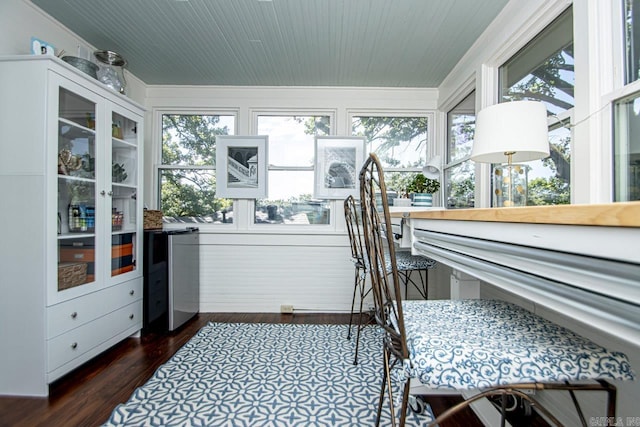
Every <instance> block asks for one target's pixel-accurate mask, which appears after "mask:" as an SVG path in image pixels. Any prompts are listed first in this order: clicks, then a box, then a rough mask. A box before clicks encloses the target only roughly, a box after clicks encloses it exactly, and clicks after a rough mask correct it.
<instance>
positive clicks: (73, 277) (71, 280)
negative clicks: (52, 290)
mask: <svg viewBox="0 0 640 427" xmlns="http://www.w3.org/2000/svg"><path fill="white" fill-rule="evenodd" d="M86 282H87V263H86V262H61V263H59V264H58V290H59V291H62V290H64V289H69V288H73V287H74V286H79V285H82V284H83V283H86Z"/></svg>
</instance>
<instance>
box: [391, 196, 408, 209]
mask: <svg viewBox="0 0 640 427" xmlns="http://www.w3.org/2000/svg"><path fill="white" fill-rule="evenodd" d="M393 206H401V207H408V206H411V199H407V198H405V197H402V198H400V197H398V198H395V199H393Z"/></svg>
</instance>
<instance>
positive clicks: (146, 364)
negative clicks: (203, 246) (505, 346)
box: [0, 313, 482, 427]
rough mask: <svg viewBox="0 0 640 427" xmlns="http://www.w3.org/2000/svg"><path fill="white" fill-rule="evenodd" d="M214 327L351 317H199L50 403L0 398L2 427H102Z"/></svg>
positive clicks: (58, 385)
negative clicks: (209, 326)
mask: <svg viewBox="0 0 640 427" xmlns="http://www.w3.org/2000/svg"><path fill="white" fill-rule="evenodd" d="M210 321H212V322H251V323H256V322H265V323H320V324H347V323H348V322H349V315H348V314H295V315H290V314H285V315H282V314H255V313H252V314H240V313H220V314H212V313H201V314H199V315H197V316H196V317H195V318H194V319H192V320H191V321H189V322H188V323H187V324H185V325H184V326H183V327H182V328H180V329H179V330H178V331H175V332H174V333H165V334H161V333H154V332H149V333H143V334H142V336H141V337H140V338H128V339H126V340H125V341H123V342H122V343H120V344H118V345H116V346H115V347H113V348H112V349H110V350H108V351H106V352H104V353H102V354H101V355H99V356H97V357H96V358H94V359H92V360H91V361H89V362H88V363H86V364H84V365H83V366H81V367H80V368H78V369H76V370H75V371H73V372H71V373H69V374H68V375H66V376H65V377H63V378H61V379H60V380H58V381H56V382H55V383H53V384H51V386H50V393H49V397H48V398H18V397H0V426H3V427H4V426H12V427H14V426H15V427H18V426H25V427H35V426H47V427H51V426H65V427H72V426H98V425H100V424H102V423H104V422H105V421H106V420H107V419H108V418H109V416H110V415H111V411H112V410H113V408H114V407H115V406H116V405H118V404H119V403H123V402H126V401H127V400H128V399H129V396H130V395H131V394H132V392H133V391H134V390H135V388H136V387H139V386H141V385H143V384H144V383H145V382H146V381H147V380H148V379H149V378H150V377H151V376H152V375H153V373H154V372H155V371H156V369H157V368H158V367H159V366H160V365H162V364H163V363H164V362H166V361H167V360H168V359H169V358H170V357H171V356H172V355H173V354H174V353H175V352H176V351H177V350H178V349H179V348H180V347H182V346H183V345H184V344H185V343H186V342H187V341H188V340H189V338H191V337H192V336H193V335H194V334H195V333H196V332H197V331H198V330H199V329H200V328H201V327H202V326H204V325H205V324H207V322H210ZM457 401H459V398H456V397H445V396H443V397H435V398H432V397H430V398H429V404H430V405H431V407H432V409H433V411H434V413H435V414H436V415H438V414H439V413H441V412H443V411H444V410H445V409H446V408H447V407H449V406H451V405H453V404H455V403H456V402H457ZM481 425H482V424H481V423H480V421H479V420H478V418H477V417H476V416H475V414H474V413H473V412H472V411H471V410H465V411H463V412H461V413H459V414H456V416H455V418H452V419H450V420H448V421H447V422H445V423H442V424H441V427H455V426H465V427H473V426H481Z"/></svg>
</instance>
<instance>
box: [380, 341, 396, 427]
mask: <svg viewBox="0 0 640 427" xmlns="http://www.w3.org/2000/svg"><path fill="white" fill-rule="evenodd" d="M382 353H383V354H382V358H383V359H384V369H383V370H382V384H381V386H380V396H379V398H378V413H377V414H376V427H378V426H379V425H380V417H381V416H382V404H383V403H384V392H385V390H386V388H387V386H388V387H389V398H390V401H389V407H390V411H391V422H392V425H394V426H395V423H396V421H395V415H394V413H393V400H392V396H391V378H390V375H389V354H388V353H387V349H386V348H385V349H383V351H382Z"/></svg>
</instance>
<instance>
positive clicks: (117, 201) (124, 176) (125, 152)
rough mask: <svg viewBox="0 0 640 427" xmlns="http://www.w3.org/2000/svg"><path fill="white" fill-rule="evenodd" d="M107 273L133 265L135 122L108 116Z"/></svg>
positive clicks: (136, 158) (125, 117) (135, 208)
mask: <svg viewBox="0 0 640 427" xmlns="http://www.w3.org/2000/svg"><path fill="white" fill-rule="evenodd" d="M111 122H112V123H111V276H112V277H113V276H117V275H120V274H124V273H127V272H129V271H133V270H135V268H136V251H135V249H136V248H135V245H136V233H135V231H136V221H137V214H136V213H137V212H138V206H137V203H138V201H137V191H138V188H137V183H138V170H137V168H138V123H137V122H136V121H135V120H133V119H130V118H128V117H127V116H125V115H124V114H119V113H118V112H115V111H114V112H113V113H112V117H111Z"/></svg>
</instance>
